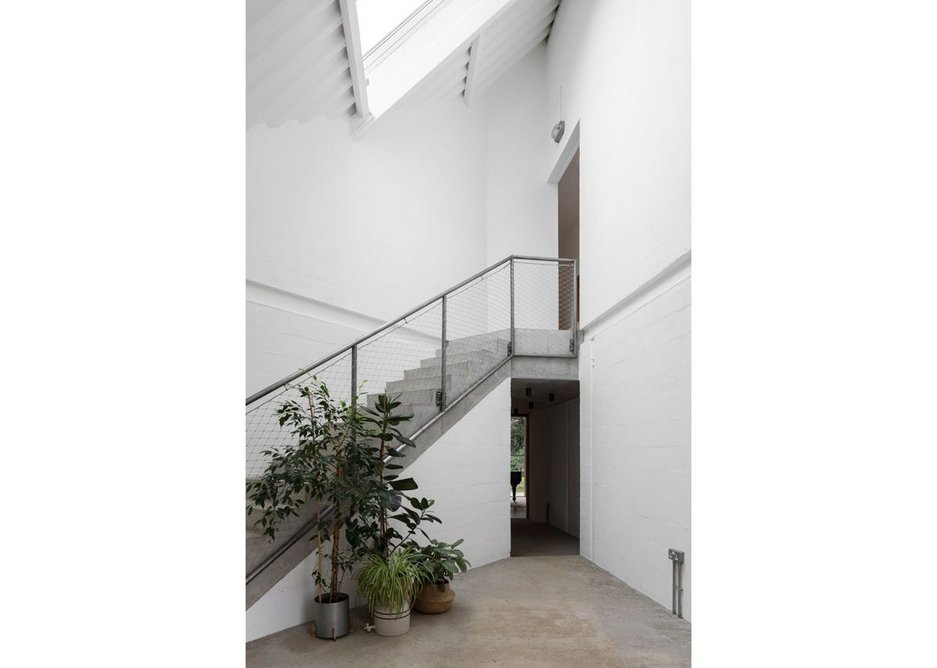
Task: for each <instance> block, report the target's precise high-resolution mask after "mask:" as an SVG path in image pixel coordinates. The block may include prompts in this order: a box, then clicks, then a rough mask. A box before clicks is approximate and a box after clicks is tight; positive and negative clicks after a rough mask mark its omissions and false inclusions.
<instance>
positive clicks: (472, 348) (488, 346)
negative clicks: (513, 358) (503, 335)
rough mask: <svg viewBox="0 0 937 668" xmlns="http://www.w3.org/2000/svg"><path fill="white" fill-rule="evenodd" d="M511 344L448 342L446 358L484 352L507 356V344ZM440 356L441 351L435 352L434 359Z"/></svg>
mask: <svg viewBox="0 0 937 668" xmlns="http://www.w3.org/2000/svg"><path fill="white" fill-rule="evenodd" d="M510 342H511V340H510V339H504V340H502V339H494V340H492V341H476V342H467V341H460V340H456V341H450V342H449V344H448V345H447V346H446V357H448V356H449V355H458V354H461V353H478V352H486V353H492V354H501V355H507V354H508V344H509V343H510ZM441 356H442V350H441V349H437V350H436V357H437V358H439V357H441Z"/></svg>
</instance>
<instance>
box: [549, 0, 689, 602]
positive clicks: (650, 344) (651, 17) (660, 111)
mask: <svg viewBox="0 0 937 668" xmlns="http://www.w3.org/2000/svg"><path fill="white" fill-rule="evenodd" d="M689 39H690V37H689V2H688V1H687V0H658V1H653V2H652V1H649V0H564V2H562V3H561V4H560V8H559V11H558V13H557V18H556V22H555V23H554V26H553V31H552V33H551V35H550V40H549V42H548V47H547V61H548V62H547V69H548V95H549V104H548V106H549V108H551V109H555V108H557V107H558V104H559V93H560V86H562V95H563V107H564V116H565V121H566V124H567V138H564V140H563V142H561V144H560V145H559V146H556V147H554V149H553V151H552V153H551V155H550V156H549V158H548V160H547V161H546V162H545V164H544V166H543V171H544V172H549V171H550V170H552V169H553V167H554V165H555V164H556V162H557V159H558V158H559V156H560V153H561V151H562V150H563V148H564V146H565V142H566V141H568V137H569V136H570V135H571V129H572V128H573V127H574V126H575V125H576V124H577V123H579V138H580V139H579V141H580V144H579V146H580V260H581V267H580V271H581V274H580V275H581V281H582V283H581V323H582V326H583V329H584V332H583V334H584V341H583V345H582V348H581V351H580V385H581V394H580V399H581V408H582V416H581V417H582V419H581V436H582V448H581V451H582V455H581V467H582V471H581V476H582V493H581V501H582V508H581V512H580V515H581V527H580V538H581V540H580V545H581V549H582V553H583V555H584V556H586V557H587V558H590V559H592V560H593V561H594V562H595V563H596V564H598V565H599V566H601V567H602V568H605V569H607V570H608V571H610V572H611V573H612V574H614V575H615V576H617V577H619V578H621V579H622V580H623V581H625V582H626V583H628V584H629V585H631V586H632V587H634V588H635V589H637V590H638V591H641V592H643V593H645V594H647V595H648V596H650V597H651V598H653V599H654V600H656V601H658V602H659V603H661V604H662V605H665V606H667V607H668V608H669V606H670V585H671V572H670V562H669V560H668V559H667V548H668V547H675V548H678V549H683V550H685V551H686V554H687V564H686V567H685V570H686V573H687V578H686V590H687V591H686V593H685V595H684V602H685V610H684V613H685V616H686V617H687V618H689V616H690V615H689V609H690V592H689V570H690V564H691V560H692V557H691V553H690V545H689V540H690V532H689V526H690V525H689V518H690V514H689V498H690V478H689V459H690V437H689V424H690V401H689V397H690V385H689V368H690V367H689V364H690V362H689V303H690V294H689V273H690V268H689V249H690V208H689V207H690V181H689V174H690V172H689V169H690V149H689V131H690V116H689V113H690V84H689V81H690V79H689V75H690V66H689V43H690V42H689ZM675 263H676V264H677V265H679V269H678V270H677V271H676V273H674V270H673V267H674V266H675ZM642 286H643V287H642ZM593 365H594V366H593ZM590 383H592V384H594V387H590Z"/></svg>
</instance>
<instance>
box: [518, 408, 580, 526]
mask: <svg viewBox="0 0 937 668" xmlns="http://www.w3.org/2000/svg"><path fill="white" fill-rule="evenodd" d="M527 424H528V428H529V429H530V434H529V437H528V447H529V448H530V467H531V474H530V475H529V476H528V486H527V487H528V489H529V492H528V494H527V507H528V513H529V514H528V516H529V518H530V519H531V520H532V521H534V522H545V521H546V519H547V512H546V505H547V503H549V504H550V524H551V525H553V526H554V527H556V528H557V529H559V530H560V531H565V532H567V533H569V534H571V535H573V536H578V535H579V486H580V478H579V457H580V455H579V399H573V400H572V401H566V402H563V403H561V404H557V405H556V406H551V407H549V408H543V409H537V410H535V411H531V413H530V415H529V417H528V422H527Z"/></svg>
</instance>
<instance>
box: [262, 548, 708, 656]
mask: <svg viewBox="0 0 937 668" xmlns="http://www.w3.org/2000/svg"><path fill="white" fill-rule="evenodd" d="M453 589H454V590H455V591H456V599H455V602H454V604H453V607H452V609H451V610H450V611H449V612H447V613H445V614H442V615H421V614H419V613H416V612H414V613H413V618H412V621H411V625H410V632H409V633H407V634H405V635H402V636H398V637H396V638H382V637H380V636H376V635H374V634H373V633H365V632H364V631H363V630H362V627H363V626H364V623H365V621H366V613H367V611H366V609H365V608H363V607H358V608H355V610H354V611H353V612H352V623H353V625H354V627H355V630H354V632H352V633H351V634H350V635H348V636H346V637H344V638H342V639H340V640H338V641H337V642H332V641H329V640H319V639H317V638H315V637H313V636H312V635H310V626H309V625H303V626H297V627H294V628H292V629H287V630H285V631H281V632H280V633H277V634H274V635H271V636H267V637H266V638H261V639H260V640H255V641H253V642H251V643H248V644H247V666H248V668H292V667H294V666H295V667H299V666H302V667H303V668H306V667H308V666H446V667H448V666H492V665H504V666H589V667H590V668H592V667H593V666H632V667H639V666H646V667H652V666H689V665H690V625H689V623H687V622H685V621H683V620H679V619H677V618H676V617H673V616H672V615H671V614H670V612H669V611H668V610H665V609H664V608H662V607H661V606H659V605H657V604H656V603H654V602H652V601H651V600H650V599H648V598H646V597H644V596H642V595H641V594H639V593H637V592H636V591H634V590H633V589H631V588H630V587H628V586H626V585H625V584H623V583H622V582H621V581H619V580H617V579H616V578H614V577H612V576H611V575H609V574H608V573H606V572H605V571H602V570H601V569H599V568H596V567H595V566H593V565H592V564H591V563H589V562H588V561H586V560H585V559H583V558H582V557H579V556H549V557H524V558H509V559H504V560H502V561H498V562H495V563H493V564H489V565H487V566H482V567H481V568H475V569H472V570H471V571H469V572H468V573H466V574H465V575H461V576H459V577H457V578H456V580H455V582H454V583H453Z"/></svg>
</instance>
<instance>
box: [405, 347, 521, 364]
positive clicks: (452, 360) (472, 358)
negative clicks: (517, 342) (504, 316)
mask: <svg viewBox="0 0 937 668" xmlns="http://www.w3.org/2000/svg"><path fill="white" fill-rule="evenodd" d="M505 357H507V349H505V351H504V354H503V355H502V354H498V353H493V352H491V351H481V352H479V351H474V352H466V353H452V354H450V353H449V352H446V366H447V367H448V366H449V365H450V364H453V365H455V364H462V363H467V364H470V365H471V366H473V367H478V366H487V367H493V366H494V365H495V364H496V363H497V362H500V361H502V360H503V359H504V358H505ZM441 364H442V361H441V358H439V357H434V358H432V359H428V360H421V361H420V368H422V369H426V368H434V369H438V368H440V365H441Z"/></svg>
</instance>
